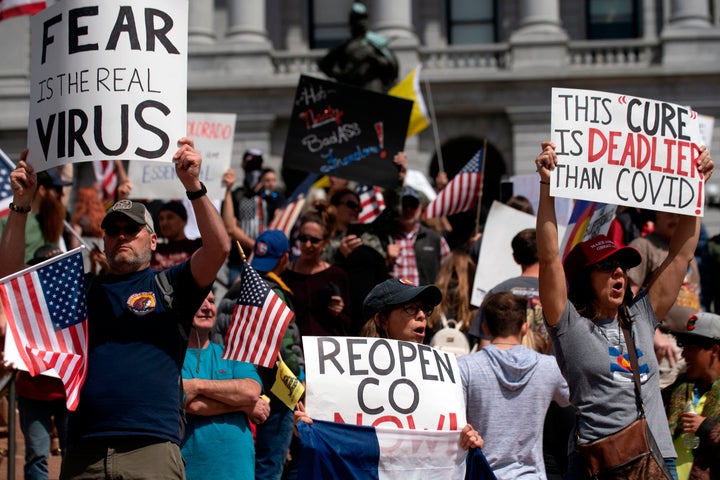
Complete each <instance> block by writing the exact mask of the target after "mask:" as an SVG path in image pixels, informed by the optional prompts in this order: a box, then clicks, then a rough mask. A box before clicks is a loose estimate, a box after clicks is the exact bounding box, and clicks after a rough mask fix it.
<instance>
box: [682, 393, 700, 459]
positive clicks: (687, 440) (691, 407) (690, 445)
mask: <svg viewBox="0 0 720 480" xmlns="http://www.w3.org/2000/svg"><path fill="white" fill-rule="evenodd" d="M684 412H685V413H692V414H693V415H695V414H697V412H696V411H695V404H694V403H693V401H692V400H688V401H687V403H686V404H685V410H684ZM682 441H683V445H684V446H685V448H686V449H687V450H695V449H696V448H698V447H699V446H700V439H699V438H698V436H697V435H695V434H692V433H683V434H682Z"/></svg>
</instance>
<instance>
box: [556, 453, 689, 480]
mask: <svg viewBox="0 0 720 480" xmlns="http://www.w3.org/2000/svg"><path fill="white" fill-rule="evenodd" d="M665 465H667V467H668V470H669V471H670V475H672V477H673V480H678V475H677V465H675V459H674V458H665ZM565 480H590V476H589V475H588V473H587V470H585V464H584V463H583V461H582V458H580V455H579V454H578V453H577V452H572V453H571V454H570V455H569V456H568V469H567V473H566V474H565Z"/></svg>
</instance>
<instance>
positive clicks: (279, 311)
mask: <svg viewBox="0 0 720 480" xmlns="http://www.w3.org/2000/svg"><path fill="white" fill-rule="evenodd" d="M240 282H242V285H241V286H240V295H239V296H238V299H237V305H235V311H234V312H233V319H232V324H231V325H230V330H229V331H228V334H227V337H226V341H225V351H224V352H223V358H225V359H230V360H237V361H240V362H248V363H252V364H255V365H260V366H263V367H268V368H272V367H273V366H274V365H275V359H276V358H277V355H278V351H279V350H280V344H281V342H282V338H283V335H284V334H285V329H286V328H287V326H288V323H290V320H292V317H293V312H292V310H290V308H288V306H287V305H285V302H283V301H282V300H281V299H280V297H278V296H277V294H276V293H275V292H273V291H272V290H271V289H270V287H269V286H268V284H267V283H265V280H263V279H262V278H260V275H258V273H257V272H256V271H255V270H253V268H252V267H251V266H250V264H248V263H247V262H245V263H243V266H242V272H241V277H240Z"/></svg>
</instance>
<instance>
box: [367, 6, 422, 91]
mask: <svg viewBox="0 0 720 480" xmlns="http://www.w3.org/2000/svg"><path fill="white" fill-rule="evenodd" d="M412 3H413V2H412V0H392V1H388V0H372V1H371V2H370V3H369V4H368V14H369V16H370V28H371V30H373V31H375V32H377V33H379V34H381V35H383V36H384V37H385V38H387V39H388V41H389V42H390V49H391V50H392V51H393V53H395V56H396V57H397V59H398V64H399V65H400V73H399V76H398V81H400V80H401V79H402V78H403V77H404V76H405V75H407V73H408V72H409V71H410V70H412V69H413V68H415V66H416V65H417V64H418V63H420V58H419V56H418V46H419V45H420V42H419V41H418V38H417V35H416V34H415V29H414V27H413V23H412Z"/></svg>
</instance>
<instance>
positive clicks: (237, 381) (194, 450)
mask: <svg viewBox="0 0 720 480" xmlns="http://www.w3.org/2000/svg"><path fill="white" fill-rule="evenodd" d="M215 318H216V306H215V296H214V295H213V293H212V292H211V293H210V294H209V295H208V296H207V298H206V299H205V301H204V302H203V304H202V306H201V307H200V309H199V310H198V311H197V313H196V314H195V318H194V320H193V328H192V330H191V331H190V336H189V339H188V349H187V352H186V354H185V361H184V363H183V369H182V378H183V389H184V391H185V412H186V416H187V425H186V427H185V436H184V440H183V444H182V447H181V451H182V455H183V458H184V459H185V462H186V465H185V474H186V478H187V479H188V480H194V479H206V478H223V479H238V480H245V479H247V480H253V479H254V478H255V449H254V445H253V437H252V431H251V430H250V423H249V420H250V421H253V422H254V423H262V422H264V421H265V420H266V419H267V417H268V416H269V414H270V406H269V404H268V403H267V401H265V400H264V399H263V398H261V393H262V387H261V382H260V377H259V376H258V374H257V371H256V370H255V367H254V366H253V365H252V364H249V363H245V362H237V361H234V360H224V359H223V358H222V353H223V347H222V345H218V344H216V343H212V342H211V341H210V331H211V330H212V327H213V325H215Z"/></svg>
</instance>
